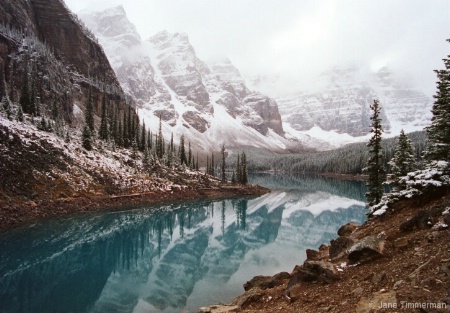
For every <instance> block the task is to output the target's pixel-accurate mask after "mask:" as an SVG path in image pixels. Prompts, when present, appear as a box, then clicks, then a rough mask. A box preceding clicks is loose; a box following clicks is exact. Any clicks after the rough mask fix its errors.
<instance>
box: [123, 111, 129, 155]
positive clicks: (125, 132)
mask: <svg viewBox="0 0 450 313" xmlns="http://www.w3.org/2000/svg"><path fill="white" fill-rule="evenodd" d="M128 126H129V124H128V115H127V109H126V108H125V110H123V122H122V127H123V129H122V130H123V131H122V140H123V145H122V146H123V147H125V148H128V147H129V146H130V141H129V138H128V132H129V129H128Z"/></svg>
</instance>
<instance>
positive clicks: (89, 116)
mask: <svg viewBox="0 0 450 313" xmlns="http://www.w3.org/2000/svg"><path fill="white" fill-rule="evenodd" d="M84 120H85V123H86V125H87V126H88V127H89V130H90V131H91V133H90V137H91V139H92V134H93V132H94V103H93V100H92V87H91V86H89V92H88V99H87V103H86V111H85V113H84ZM88 150H89V149H88Z"/></svg>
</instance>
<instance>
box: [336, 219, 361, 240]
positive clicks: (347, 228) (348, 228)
mask: <svg viewBox="0 0 450 313" xmlns="http://www.w3.org/2000/svg"><path fill="white" fill-rule="evenodd" d="M357 228H358V224H356V223H355V222H350V223H347V224H345V225H343V226H341V228H339V230H338V232H337V234H338V235H339V236H345V237H346V236H350V235H351V234H352V233H353V232H354V231H355V230H356V229H357Z"/></svg>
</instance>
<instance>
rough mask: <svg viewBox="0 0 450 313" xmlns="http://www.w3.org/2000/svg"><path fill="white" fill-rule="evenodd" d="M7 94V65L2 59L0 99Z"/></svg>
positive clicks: (0, 65) (0, 66) (0, 67)
mask: <svg viewBox="0 0 450 313" xmlns="http://www.w3.org/2000/svg"><path fill="white" fill-rule="evenodd" d="M6 95H7V93H6V79H5V67H4V65H3V62H2V61H0V99H3V97H5V96H6Z"/></svg>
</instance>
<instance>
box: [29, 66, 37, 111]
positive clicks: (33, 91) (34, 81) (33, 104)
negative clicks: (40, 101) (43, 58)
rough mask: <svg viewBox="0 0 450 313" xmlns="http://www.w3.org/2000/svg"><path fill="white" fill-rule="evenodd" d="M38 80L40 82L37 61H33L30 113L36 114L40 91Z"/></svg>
mask: <svg viewBox="0 0 450 313" xmlns="http://www.w3.org/2000/svg"><path fill="white" fill-rule="evenodd" d="M37 82H38V74H37V67H36V63H35V62H33V63H32V66H31V96H30V114H31V115H37V114H36V102H37V98H39V93H38V90H37Z"/></svg>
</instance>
